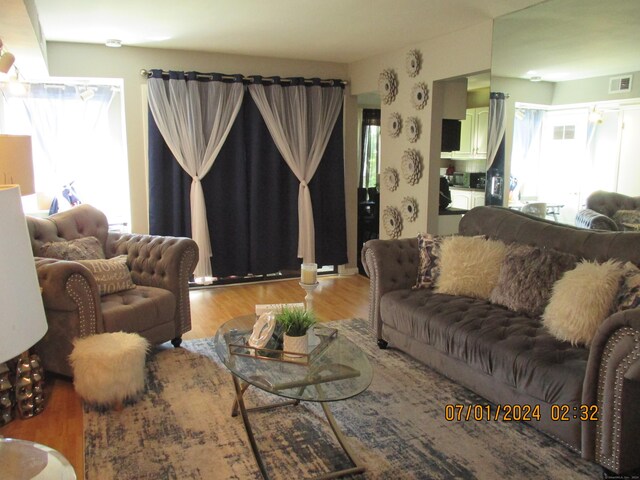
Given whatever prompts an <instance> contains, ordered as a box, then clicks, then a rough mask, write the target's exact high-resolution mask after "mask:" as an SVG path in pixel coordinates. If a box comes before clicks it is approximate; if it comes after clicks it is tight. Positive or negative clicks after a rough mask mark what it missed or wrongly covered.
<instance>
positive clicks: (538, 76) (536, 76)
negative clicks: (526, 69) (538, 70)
mask: <svg viewBox="0 0 640 480" xmlns="http://www.w3.org/2000/svg"><path fill="white" fill-rule="evenodd" d="M529 80H530V81H532V82H541V81H542V77H541V76H540V75H534V76H533V77H531V78H529Z"/></svg>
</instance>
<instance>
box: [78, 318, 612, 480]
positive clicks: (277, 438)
mask: <svg viewBox="0 0 640 480" xmlns="http://www.w3.org/2000/svg"><path fill="white" fill-rule="evenodd" d="M332 325H333V326H336V327H337V328H338V329H339V334H340V335H345V336H346V337H348V338H350V339H351V340H352V341H354V342H355V343H356V344H357V345H359V346H360V347H361V348H362V349H364V351H365V352H366V353H367V354H368V356H369V358H370V360H371V363H372V365H373V370H374V378H373V382H372V384H371V386H370V387H369V389H368V390H367V391H365V392H364V393H362V394H361V395H359V396H357V397H354V398H351V399H349V400H345V401H342V402H335V403H332V404H331V405H330V408H331V410H332V412H333V413H334V415H335V418H336V420H337V422H338V424H339V425H340V427H341V428H342V430H343V432H344V433H345V434H346V435H347V436H348V438H349V441H350V443H351V445H352V447H353V448H354V450H355V453H356V454H357V456H358V458H359V459H360V460H361V462H362V463H363V464H364V465H365V466H366V468H367V471H366V472H365V474H363V475H359V476H356V477H355V478H358V479H380V480H382V479H385V480H387V479H392V478H393V479H452V478H456V479H492V480H493V479H496V478H509V479H511V478H514V479H515V478H527V479H537V478H539V479H563V480H565V479H571V478H575V479H587V478H589V479H594V478H601V477H602V473H601V469H600V468H599V467H598V466H596V465H594V464H592V463H589V462H586V461H583V460H582V459H580V457H579V456H578V455H577V454H575V453H574V452H572V451H570V450H569V449H567V448H565V447H563V446H562V445H560V444H558V443H557V442H555V441H554V440H552V439H550V438H549V437H547V436H545V435H544V434H542V433H540V432H538V431H537V430H535V429H534V428H532V427H530V426H528V425H525V424H520V423H515V422H501V421H492V422H486V421H485V422H474V421H469V422H464V421H463V422H449V421H446V420H445V413H444V410H445V405H447V404H460V403H468V404H486V402H485V401H484V400H483V399H482V398H481V397H478V396H477V395H475V394H473V393H472V392H470V391H469V390H467V389H465V388H463V387H461V386H459V385H457V384H455V383H454V382H451V381H450V380H448V379H446V378H444V377H442V376H441V375H439V374H438V373H436V372H434V371H433V370H431V369H429V368H427V367H425V366H424V365H422V364H420V363H419V362H416V361H414V360H412V359H411V358H410V357H408V356H406V355H405V354H403V353H401V352H398V351H394V350H392V349H387V350H379V349H378V347H377V346H376V342H375V339H374V338H373V336H372V334H371V332H370V330H369V329H368V326H367V323H366V322H365V321H364V320H361V319H353V320H343V321H339V322H333V323H332ZM183 347H184V348H178V349H174V348H172V347H170V346H168V345H164V346H160V347H158V348H156V349H155V350H154V351H153V352H152V354H151V355H150V358H149V360H148V361H147V379H146V391H145V393H144V395H143V396H142V398H141V399H140V400H139V401H137V402H136V403H135V404H132V405H127V406H125V408H124V409H123V410H122V411H120V412H117V411H102V412H101V411H98V410H95V409H93V408H91V407H85V411H84V437H85V438H84V440H85V478H86V479H87V480H109V479H118V480H125V479H132V480H133V479H135V480H164V479H179V480H187V479H189V480H191V479H203V480H209V479H212V480H215V479H225V480H226V479H238V480H246V479H260V478H261V476H260V473H259V470H258V468H257V466H256V463H255V459H254V458H253V455H252V452H251V448H250V446H249V442H248V440H247V435H246V432H245V431H244V427H243V425H242V420H241V419H240V417H239V416H238V417H235V418H233V417H231V407H232V404H233V395H234V394H233V384H232V381H231V376H230V373H229V372H228V370H227V369H226V367H225V366H224V365H222V364H221V363H220V361H219V359H218V358H217V355H216V353H215V352H214V350H213V342H212V339H201V340H190V341H185V342H184V343H183ZM274 398H275V397H273V396H271V395H269V394H266V393H262V392H260V391H258V390H257V389H249V391H248V393H247V394H246V395H245V399H247V402H248V403H249V404H250V405H251V404H253V405H255V404H260V403H265V402H270V401H273V400H274ZM249 415H250V418H251V421H252V426H253V428H254V433H255V435H256V438H257V441H258V446H259V448H260V451H261V453H262V455H263V459H264V462H265V465H266V468H267V471H268V472H269V475H270V476H271V478H272V479H287V480H292V479H301V478H312V477H314V476H317V475H320V474H322V473H326V472H328V471H330V470H333V469H339V468H346V467H348V466H350V465H349V464H348V460H347V459H346V458H345V456H344V454H343V453H342V450H341V449H340V447H339V446H338V445H337V442H336V441H335V439H334V436H333V434H332V432H331V430H330V428H329V427H328V426H327V425H326V423H325V420H324V415H323V413H322V409H321V408H320V406H319V405H317V404H313V403H308V402H307V403H301V404H300V405H297V406H288V407H283V408H280V409H277V410H270V411H266V412H252V413H250V414H249Z"/></svg>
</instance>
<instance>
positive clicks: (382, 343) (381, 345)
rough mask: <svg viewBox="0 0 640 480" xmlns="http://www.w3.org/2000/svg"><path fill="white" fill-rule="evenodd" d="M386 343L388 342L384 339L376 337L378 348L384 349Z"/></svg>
mask: <svg viewBox="0 0 640 480" xmlns="http://www.w3.org/2000/svg"><path fill="white" fill-rule="evenodd" d="M388 345H389V342H387V341H386V340H383V339H381V338H379V339H378V347H380V350H386V349H387V346H388Z"/></svg>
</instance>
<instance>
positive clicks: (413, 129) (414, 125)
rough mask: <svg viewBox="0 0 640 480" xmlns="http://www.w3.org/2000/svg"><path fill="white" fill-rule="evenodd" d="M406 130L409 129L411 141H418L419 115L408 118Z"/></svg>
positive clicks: (408, 136) (408, 134)
mask: <svg viewBox="0 0 640 480" xmlns="http://www.w3.org/2000/svg"><path fill="white" fill-rule="evenodd" d="M405 130H406V131H407V140H409V141H410V142H411V143H416V142H417V141H418V139H419V138H420V120H419V119H418V117H409V118H407V125H406V127H405Z"/></svg>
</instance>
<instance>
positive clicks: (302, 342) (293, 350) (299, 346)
mask: <svg viewBox="0 0 640 480" xmlns="http://www.w3.org/2000/svg"><path fill="white" fill-rule="evenodd" d="M282 349H283V350H284V351H285V352H288V353H285V354H284V355H285V357H289V358H300V357H302V355H296V354H300V353H302V354H306V353H307V352H308V349H309V337H308V335H307V334H304V335H302V336H299V337H291V336H289V335H287V334H286V333H285V335H284V345H283V348H282ZM289 352H290V353H289Z"/></svg>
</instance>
